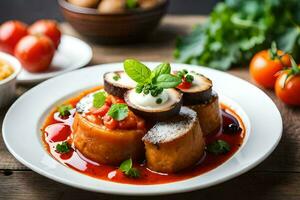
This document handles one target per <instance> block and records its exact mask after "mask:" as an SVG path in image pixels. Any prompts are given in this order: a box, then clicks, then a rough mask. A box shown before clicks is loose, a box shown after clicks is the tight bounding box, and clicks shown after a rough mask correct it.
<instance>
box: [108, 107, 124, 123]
mask: <svg viewBox="0 0 300 200" xmlns="http://www.w3.org/2000/svg"><path fill="white" fill-rule="evenodd" d="M128 111H129V109H128V106H127V105H126V104H113V105H112V106H111V107H110V109H109V110H108V112H107V114H108V115H109V116H111V117H112V118H113V119H115V120H117V121H121V120H123V119H125V118H126V117H127V116H128Z"/></svg>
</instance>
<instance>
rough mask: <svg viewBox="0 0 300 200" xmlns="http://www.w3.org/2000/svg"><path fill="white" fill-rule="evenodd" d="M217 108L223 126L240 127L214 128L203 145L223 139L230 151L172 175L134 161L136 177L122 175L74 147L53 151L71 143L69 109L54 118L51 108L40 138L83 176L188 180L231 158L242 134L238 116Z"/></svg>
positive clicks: (138, 180) (117, 179)
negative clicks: (235, 128) (231, 129)
mask: <svg viewBox="0 0 300 200" xmlns="http://www.w3.org/2000/svg"><path fill="white" fill-rule="evenodd" d="M101 88H102V87H96V88H93V89H90V90H87V91H85V92H83V93H81V94H80V95H78V96H77V97H75V98H71V99H69V100H68V101H66V102H65V103H68V104H71V105H72V106H73V107H74V108H75V107H76V104H77V102H79V100H80V99H81V98H82V97H84V96H85V95H87V94H88V93H91V92H93V91H96V90H99V89H101ZM221 109H222V111H221V113H222V118H223V127H224V125H226V124H227V125H228V124H230V123H233V122H237V123H238V124H239V126H240V128H241V129H240V130H239V131H238V132H237V133H235V134H224V131H223V128H220V130H219V131H216V133H215V134H212V135H210V136H207V137H206V138H205V140H206V143H207V144H209V143H211V142H213V141H215V140H224V141H226V142H227V143H228V144H229V145H230V146H231V149H230V151H229V152H228V153H226V154H221V155H215V154H211V153H208V152H206V153H205V155H204V156H203V157H202V159H201V160H200V161H199V162H198V163H197V164H196V165H195V166H193V167H190V168H189V169H186V170H184V171H181V172H179V173H176V174H162V173H157V172H153V171H151V170H149V169H148V168H147V165H146V163H145V162H143V163H134V167H136V168H137V169H138V170H139V171H140V177H139V178H135V179H133V178H129V177H127V176H125V175H124V174H123V173H122V172H121V171H120V170H119V169H118V166H109V165H102V164H99V163H96V162H94V161H91V160H89V159H88V158H86V157H84V156H83V155H82V154H81V153H80V152H79V151H78V150H76V149H74V148H73V149H72V150H71V151H70V152H68V153H64V154H61V153H58V152H57V151H56V145H57V144H58V143H61V142H63V141H69V143H71V141H72V128H71V126H72V121H73V118H74V113H75V110H72V111H71V115H70V116H69V117H68V118H64V119H60V118H58V117H57V116H58V113H57V109H56V108H55V109H53V111H52V112H51V113H50V114H49V116H48V117H47V118H46V121H45V124H44V126H43V127H42V129H41V131H42V139H43V142H44V145H45V148H46V150H47V151H48V153H50V155H52V156H53V157H54V158H55V159H56V160H58V161H59V162H60V163H62V164H64V165H66V166H68V167H70V168H72V169H74V170H76V171H78V172H80V173H83V174H85V175H88V176H91V177H94V178H98V179H102V180H107V181H112V182H117V183H127V184H138V185H149V184H163V183H170V182H175V181H181V180H185V179H189V178H192V177H195V176H198V175H201V174H203V173H205V172H208V171H210V170H212V169H215V168H216V167H218V166H220V165H221V164H222V163H224V162H225V161H227V160H228V159H229V158H231V157H232V155H233V154H234V153H235V152H237V151H238V149H239V147H240V146H241V145H242V143H243V139H244V137H245V126H244V124H243V122H242V120H241V118H240V117H239V116H238V115H237V114H236V113H235V112H234V111H233V110H231V109H230V108H229V107H227V106H226V105H224V104H221Z"/></svg>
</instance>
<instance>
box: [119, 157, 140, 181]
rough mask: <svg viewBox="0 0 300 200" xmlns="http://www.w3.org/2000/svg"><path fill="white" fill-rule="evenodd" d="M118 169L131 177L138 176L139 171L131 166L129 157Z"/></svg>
mask: <svg viewBox="0 0 300 200" xmlns="http://www.w3.org/2000/svg"><path fill="white" fill-rule="evenodd" d="M119 169H120V170H121V171H122V172H123V173H124V174H125V175H126V176H129V177H131V178H138V177H140V172H139V171H138V169H136V168H133V167H132V160H131V158H130V159H128V160H125V161H124V162H122V164H121V165H120V167H119Z"/></svg>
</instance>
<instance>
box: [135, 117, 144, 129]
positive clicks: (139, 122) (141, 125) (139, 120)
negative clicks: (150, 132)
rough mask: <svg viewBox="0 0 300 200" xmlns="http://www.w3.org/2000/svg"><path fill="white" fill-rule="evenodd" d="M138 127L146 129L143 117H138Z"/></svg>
mask: <svg viewBox="0 0 300 200" xmlns="http://www.w3.org/2000/svg"><path fill="white" fill-rule="evenodd" d="M136 127H137V129H140V130H144V129H145V121H144V120H142V119H137V123H136Z"/></svg>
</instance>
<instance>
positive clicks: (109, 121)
mask: <svg viewBox="0 0 300 200" xmlns="http://www.w3.org/2000/svg"><path fill="white" fill-rule="evenodd" d="M103 124H104V125H105V127H106V128H108V129H111V130H113V129H116V128H117V126H118V121H116V120H114V119H113V118H112V117H111V116H108V115H105V116H104V117H103Z"/></svg>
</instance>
